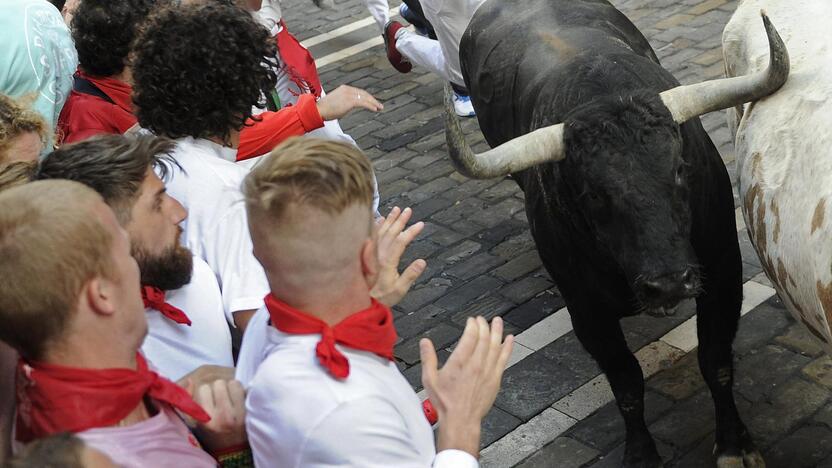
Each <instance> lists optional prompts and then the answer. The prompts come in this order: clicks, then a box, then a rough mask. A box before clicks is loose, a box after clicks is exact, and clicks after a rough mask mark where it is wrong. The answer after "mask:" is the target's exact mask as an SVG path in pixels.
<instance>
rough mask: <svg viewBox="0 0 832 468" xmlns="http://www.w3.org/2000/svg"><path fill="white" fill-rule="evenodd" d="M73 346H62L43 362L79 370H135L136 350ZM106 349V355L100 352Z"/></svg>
mask: <svg viewBox="0 0 832 468" xmlns="http://www.w3.org/2000/svg"><path fill="white" fill-rule="evenodd" d="M87 343H88V344H90V346H86V345H84V346H73V345H72V344H63V345H60V346H56V347H55V348H54V349H53V350H51V351H50V352H48V353H47V355H46V358H45V359H44V362H45V363H47V364H53V365H57V366H65V367H76V368H80V369H95V370H100V369H136V367H137V364H136V350H135V349H132V350H130V349H122V348H123V345H122V346H116V345H111V346H103V345H102V346H97V345H94V344H92V343H91V342H89V341H88V342H87ZM102 349H106V350H107V352H106V353H102V352H101V350H102Z"/></svg>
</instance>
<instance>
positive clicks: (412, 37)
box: [396, 30, 463, 85]
mask: <svg viewBox="0 0 832 468" xmlns="http://www.w3.org/2000/svg"><path fill="white" fill-rule="evenodd" d="M401 31H403V32H401V33H400V35H399V37H398V38H397V39H396V50H398V51H399V53H401V54H402V55H404V56H405V57H407V59H408V60H409V61H410V63H412V64H414V65H418V66H420V67H422V68H426V69H428V70H429V71H431V72H433V73H435V74H437V75H439V77H441V78H442V79H444V80H445V81H454V80H451V72H450V70H449V69H448V61H447V60H445V55H444V54H443V53H442V47H441V46H440V45H439V41H437V40H435V39H429V38H427V37H424V36H420V35H418V34H416V33H414V32H411V31H407V30H401ZM457 84H460V85H461V84H463V82H462V81H460V82H459V83H457Z"/></svg>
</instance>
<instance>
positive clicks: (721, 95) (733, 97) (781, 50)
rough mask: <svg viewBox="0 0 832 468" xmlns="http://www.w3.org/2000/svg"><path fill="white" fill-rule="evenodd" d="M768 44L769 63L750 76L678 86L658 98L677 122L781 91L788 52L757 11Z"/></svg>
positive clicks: (787, 70) (772, 28) (778, 35)
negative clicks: (761, 19)
mask: <svg viewBox="0 0 832 468" xmlns="http://www.w3.org/2000/svg"><path fill="white" fill-rule="evenodd" d="M760 15H762V17H763V25H764V26H765V28H766V35H767V36H768V44H769V57H770V60H769V64H768V68H766V69H765V70H764V71H761V72H758V73H754V74H752V75H745V76H737V77H734V78H723V79H720V80H712V81H705V82H703V83H697V84H693V85H687V86H677V87H675V88H673V89H669V90H667V91H664V92H662V93H661V94H659V96H660V97H661V99H662V102H664V105H665V106H667V109H668V110H669V111H670V113H671V114H672V115H673V120H675V121H676V123H680V124H681V123H683V122H685V121H687V120H689V119H692V118H694V117H696V116H699V115H702V114H706V113H708V112H712V111H715V110H719V109H727V108H729V107H734V106H737V105H740V104H743V103H746V102H750V101H756V100H757V99H761V98H764V97H766V96H768V95H769V94H772V93H773V92H775V91H777V90H778V89H780V87H781V86H783V84H784V83H785V82H786V79H787V78H788V77H789V52H788V51H787V50H786V45H785V44H784V43H783V39H781V38H780V34H778V33H777V29H775V28H774V25H772V24H771V20H769V18H768V16H767V15H766V13H765V11H760Z"/></svg>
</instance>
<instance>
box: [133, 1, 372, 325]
mask: <svg viewBox="0 0 832 468" xmlns="http://www.w3.org/2000/svg"><path fill="white" fill-rule="evenodd" d="M135 44H136V45H135V49H134V61H133V79H134V90H133V91H134V95H133V99H134V102H135V104H136V106H137V116H138V119H139V124H140V125H141V126H142V127H143V128H146V129H148V130H150V131H152V132H154V133H156V134H157V135H161V136H167V137H170V138H174V139H176V140H177V147H176V150H175V151H174V153H173V157H174V159H176V161H177V162H178V163H179V166H180V167H181V168H177V169H175V170H174V171H173V174H172V177H171V179H170V181H169V182H168V184H167V188H168V193H170V194H171V196H173V197H174V198H176V199H177V200H179V201H180V202H181V203H182V204H183V205H184V206H185V208H186V209H187V210H188V212H189V218H188V221H187V223H185V225H184V226H183V227H184V233H183V241H184V243H185V245H186V246H187V247H188V248H190V249H191V251H192V252H193V253H194V255H196V256H199V257H201V258H202V259H204V260H205V261H206V263H208V265H209V266H210V267H211V268H212V270H213V271H214V273H215V274H216V275H217V277H218V278H219V280H220V281H219V282H220V284H221V285H222V294H223V297H224V299H225V301H226V310H229V311H231V312H232V316H233V318H234V322H235V324H236V325H237V326H239V327H241V328H244V327H245V325H246V324H247V322H248V318H249V317H250V316H251V314H252V313H253V312H254V310H256V309H257V308H259V307H260V306H261V305H262V304H263V297H264V296H265V294H266V293H267V292H268V290H269V289H268V285H267V284H266V280H265V276H264V275H263V270H262V268H261V267H260V265H259V264H258V263H257V261H256V260H255V259H254V257H253V255H252V253H251V239H250V237H249V233H248V225H247V221H246V215H245V210H244V208H243V204H242V203H240V200H241V194H240V184H241V182H242V179H243V177H245V175H246V174H247V169H246V168H244V167H243V166H240V165H238V164H236V163H235V162H234V161H235V160H236V157H237V147H238V146H239V145H241V136H240V133H241V131H243V130H244V129H246V128H249V127H246V125H247V124H248V123H249V122H251V121H252V112H253V106H254V105H256V104H258V102H259V101H260V96H261V90H266V89H273V88H274V86H275V82H276V80H277V76H276V74H275V71H274V70H273V69H272V68H270V67H266V66H264V64H265V63H270V62H271V61H273V60H274V56H275V53H276V50H275V44H274V42H272V41H269V35H268V31H266V30H265V29H263V28H262V27H260V25H258V24H257V23H256V22H255V21H254V20H253V19H252V18H251V16H250V15H249V14H248V13H247V12H245V11H243V10H242V9H240V8H238V7H236V6H232V5H228V4H220V3H215V2H203V3H201V4H198V5H193V6H189V7H187V8H180V9H164V10H162V11H160V12H159V13H158V14H155V15H153V16H152V17H151V19H150V20H149V21H148V23H147V24H146V27H145V29H144V31H143V32H142V34H141V36H140V37H139V38H138V39H137V40H136V43H135ZM356 106H362V107H366V108H368V109H371V110H379V109H380V107H381V106H380V104H378V102H377V101H375V99H374V98H373V97H372V96H371V95H370V94H368V93H367V92H366V91H363V90H359V89H356V88H349V87H342V88H340V89H339V90H336V92H333V93H332V94H331V95H330V96H327V98H325V99H321V100H320V101H318V102H317V103H316V102H315V100H314V99H313V98H312V97H311V96H307V97H305V98H303V99H301V100H300V101H299V102H298V104H297V105H295V106H292V107H289V108H287V109H284V110H282V111H281V112H284V113H285V112H288V113H292V114H294V115H296V116H297V117H298V118H299V120H300V121H301V122H302V123H303V125H304V126H311V125H313V124H317V125H318V126H320V125H321V124H322V120H323V119H329V118H333V117H336V118H337V117H340V116H343V115H344V114H346V112H348V111H349V110H350V109H352V108H354V107H356ZM260 126H262V123H261V124H259V125H258V127H260ZM269 149H271V148H269Z"/></svg>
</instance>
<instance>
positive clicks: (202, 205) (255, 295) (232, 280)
mask: <svg viewBox="0 0 832 468" xmlns="http://www.w3.org/2000/svg"><path fill="white" fill-rule="evenodd" d="M236 156H237V151H236V150H235V149H233V148H228V147H224V146H221V145H218V144H216V143H214V142H212V141H208V140H205V139H195V138H191V137H185V138H180V139H179V140H177V145H176V149H175V150H174V152H173V158H174V159H175V160H176V162H177V163H179V165H180V166H181V168H176V167H174V168H173V169H172V174H171V176H170V177H169V178H168V181H167V183H166V186H167V189H168V193H169V194H170V196H172V197H173V198H175V199H176V200H178V201H179V203H181V204H182V205H183V206H184V207H185V209H187V210H188V218H187V219H185V221H184V223H182V228H183V229H184V232H183V233H182V241H183V244H185V245H186V246H187V247H188V248H189V249H191V252H193V254H194V256H197V257H199V258H201V259H203V260H204V261H205V263H207V264H208V266H209V267H211V270H212V271H213V272H214V276H215V277H216V279H217V283H218V284H219V288H220V292H221V294H222V304H223V310H225V313H226V317H227V318H228V321H229V323H232V324H233V323H234V319H233V315H232V314H233V313H234V312H239V311H243V310H251V309H258V308H260V307H261V306H262V305H263V298H264V297H265V296H266V294H267V293H268V292H269V286H268V282H267V281H266V275H265V273H264V272H263V267H261V266H260V264H259V263H258V262H257V260H256V259H255V258H254V254H253V253H252V245H251V236H249V233H248V222H247V219H246V210H245V205H244V203H243V195H242V192H241V191H240V187H241V184H242V182H243V178H244V177H245V176H246V174H248V169H246V168H245V167H243V166H239V165H237V164H235V163H234V162H233V161H234V160H235V159H236ZM185 313H189V312H188V311H185Z"/></svg>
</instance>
